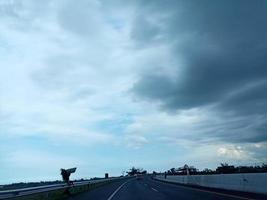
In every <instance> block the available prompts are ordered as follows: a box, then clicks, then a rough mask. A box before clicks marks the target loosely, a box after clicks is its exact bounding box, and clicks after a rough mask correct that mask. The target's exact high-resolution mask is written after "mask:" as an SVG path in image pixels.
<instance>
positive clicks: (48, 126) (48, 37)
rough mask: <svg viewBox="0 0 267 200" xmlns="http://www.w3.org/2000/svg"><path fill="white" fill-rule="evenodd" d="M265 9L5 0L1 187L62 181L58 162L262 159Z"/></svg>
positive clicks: (253, 4)
mask: <svg viewBox="0 0 267 200" xmlns="http://www.w3.org/2000/svg"><path fill="white" fill-rule="evenodd" d="M266 9H267V2H266V1H264V0H255V1H249V0H236V1H230V0H229V1H228V0H226V1H219V0H203V1H194V0H184V1H182V0H181V1H176V0H175V1H174V0H169V1H160V0H153V1H152V0H151V1H150V0H148V1H141V0H139V1H120V0H114V1H108V2H107V1H103V0H81V1H79V2H78V1H74V0H67V1H63V0H62V1H53V0H49V1H35V0H21V1H14V0H2V1H0V68H1V73H0V164H1V166H3V170H2V171H0V175H1V177H3V183H5V182H11V181H24V180H32V177H38V179H40V180H43V179H46V178H47V177H50V178H51V179H55V178H58V177H57V170H58V168H60V166H62V167H69V166H70V167H72V166H73V165H76V166H78V169H80V171H79V170H78V171H77V174H76V177H78V178H81V177H90V176H91V177H92V176H102V175H103V174H104V173H105V172H107V171H109V172H110V173H111V174H114V175H120V173H121V172H122V171H123V170H127V169H128V168H129V167H131V166H132V165H134V166H137V167H143V168H145V169H148V170H165V169H168V168H171V167H178V166H180V165H183V164H185V163H188V164H192V165H195V166H196V167H199V168H204V167H215V166H216V165H218V164H219V163H220V162H230V163H234V164H236V163H237V164H240V163H241V164H242V163H243V164H253V163H261V162H264V161H265V162H266V161H267V157H266V153H267V103H266V102H267V93H266V91H267V67H266V66H267V59H266V55H267V21H266V18H267V12H266ZM21 152H23V153H21ZM170 152H171V153H170ZM38 157H43V158H44V159H45V160H47V162H55V163H57V164H56V165H55V166H50V165H45V164H42V165H41V166H40V163H45V162H43V161H42V162H41V161H40V159H38ZM38 163H39V164H38ZM27 165H29V167H27ZM14 166H17V167H18V168H19V169H21V170H28V171H27V173H25V174H23V173H18V172H17V171H19V170H17V169H16V168H14ZM33 166H35V167H36V169H34V167H33ZM40 169H42V174H40V173H39V172H40ZM16 173H17V174H16Z"/></svg>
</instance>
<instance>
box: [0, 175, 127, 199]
mask: <svg viewBox="0 0 267 200" xmlns="http://www.w3.org/2000/svg"><path fill="white" fill-rule="evenodd" d="M121 178H122V177H118V178H109V179H99V180H90V181H79V182H73V185H72V186H68V185H66V184H53V185H44V186H37V187H28V188H21V189H15V190H3V191H0V199H10V198H15V197H22V196H28V195H33V194H39V193H44V192H51V191H55V190H59V189H65V188H71V187H77V186H82V185H88V184H95V183H101V182H106V181H112V180H117V179H121Z"/></svg>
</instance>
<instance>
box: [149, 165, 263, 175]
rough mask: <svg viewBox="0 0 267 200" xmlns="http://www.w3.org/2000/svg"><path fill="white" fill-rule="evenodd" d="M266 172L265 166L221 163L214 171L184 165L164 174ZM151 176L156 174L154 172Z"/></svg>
mask: <svg viewBox="0 0 267 200" xmlns="http://www.w3.org/2000/svg"><path fill="white" fill-rule="evenodd" d="M263 172H267V164H264V163H263V164H262V165H255V166H243V165H242V166H234V165H229V164H228V163H221V164H220V166H218V167H217V168H216V169H215V170H212V169H208V168H206V169H204V170H202V171H200V170H198V169H197V168H195V167H194V166H188V165H184V166H183V167H179V168H171V169H169V170H167V171H166V172H165V173H166V174H167V175H186V174H188V173H189V174H190V175H198V174H199V175H201V174H203V175H205V174H234V173H263ZM153 174H156V172H155V171H154V172H153Z"/></svg>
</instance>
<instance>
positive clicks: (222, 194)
mask: <svg viewBox="0 0 267 200" xmlns="http://www.w3.org/2000/svg"><path fill="white" fill-rule="evenodd" d="M153 181H155V180H153ZM156 182H159V181H156ZM160 182H161V183H164V184H166V185H171V186H176V187H180V188H184V189H188V190H195V191H200V192H206V193H210V194H217V195H220V196H225V197H231V198H235V199H243V200H254V199H251V198H247V197H241V196H236V195H233V194H225V193H220V192H213V191H208V190H204V189H198V188H191V187H188V186H182V185H175V184H171V183H167V182H162V181H160Z"/></svg>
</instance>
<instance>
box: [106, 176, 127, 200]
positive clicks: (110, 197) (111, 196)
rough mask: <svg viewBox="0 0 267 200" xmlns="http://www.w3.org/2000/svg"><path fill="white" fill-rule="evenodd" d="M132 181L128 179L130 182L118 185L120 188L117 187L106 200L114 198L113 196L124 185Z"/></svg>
mask: <svg viewBox="0 0 267 200" xmlns="http://www.w3.org/2000/svg"><path fill="white" fill-rule="evenodd" d="M131 180H132V179H130V180H128V181H126V182H124V183H123V184H121V185H120V187H118V188H117V189H116V190H115V191H114V192H113V193H112V194H111V195H110V196H109V198H108V199H107V200H111V199H112V198H113V197H114V196H115V194H116V193H117V192H118V191H119V190H120V189H121V188H122V187H123V186H124V185H125V184H126V183H128V182H129V181H131Z"/></svg>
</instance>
